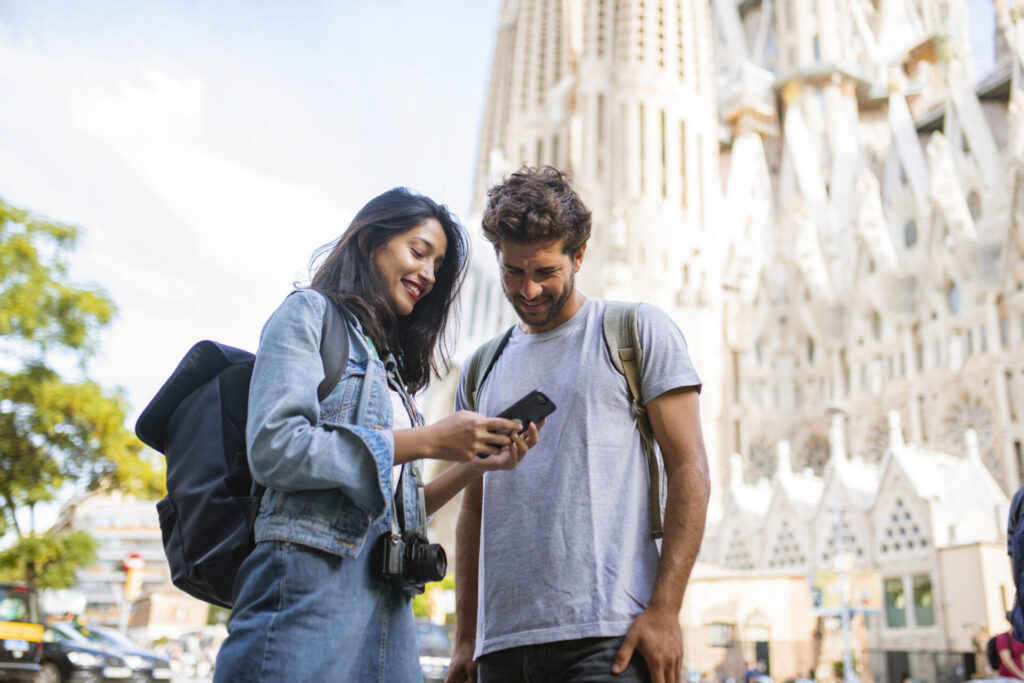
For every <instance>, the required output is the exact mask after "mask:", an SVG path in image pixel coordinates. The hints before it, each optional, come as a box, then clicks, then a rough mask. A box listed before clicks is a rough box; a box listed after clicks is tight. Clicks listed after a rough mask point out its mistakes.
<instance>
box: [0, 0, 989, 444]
mask: <svg viewBox="0 0 1024 683" xmlns="http://www.w3.org/2000/svg"><path fill="white" fill-rule="evenodd" d="M966 2H967V5H968V7H969V8H970V9H971V11H972V29H973V30H972V44H973V46H974V48H975V50H976V51H977V52H978V55H979V57H980V62H981V63H980V64H979V66H981V67H982V70H985V66H984V65H985V62H986V61H988V62H989V64H988V66H990V57H989V58H988V59H987V60H986V56H985V55H982V54H981V53H982V52H985V51H986V48H988V49H990V48H991V35H992V12H991V0H966ZM499 4H500V3H499V0H431V1H430V2H425V1H424V0H375V1H373V2H357V1H356V0H333V1H328V0H306V1H304V2H301V3H281V2H270V1H269V0H247V1H245V2H242V1H241V0H220V1H218V2H216V3H210V2H200V1H198V0H176V1H175V2H157V1H156V0H90V1H89V2H79V1H72V0H47V1H46V2H25V1H24V0H0V93H3V96H2V98H0V102H2V104H0V198H2V199H4V200H5V201H7V202H8V203H10V204H13V205H15V206H17V207H19V208H24V209H28V210H31V211H33V212H35V213H37V214H39V215H42V216H45V217H49V218H53V219H56V220H60V221H63V222H68V223H73V224H76V225H78V226H80V227H81V228H82V237H81V241H80V244H79V246H78V248H77V250H76V252H75V253H74V255H73V271H72V274H73V277H74V278H75V280H76V281H77V282H79V283H81V284H84V285H89V286H100V287H102V288H103V289H104V290H105V291H106V292H107V293H108V294H109V295H110V297H111V298H112V299H113V301H114V302H115V303H116V305H117V306H118V309H119V313H118V316H117V318H116V319H115V321H114V322H113V323H112V324H111V325H110V326H109V328H108V329H106V330H105V331H104V332H103V334H102V337H101V339H100V344H99V352H98V354H97V356H96V357H95V358H94V359H93V361H92V362H91V364H90V366H89V373H90V375H91V376H92V377H94V378H95V379H97V380H98V381H99V382H100V383H101V384H103V385H104V386H106V387H111V388H113V387H120V388H122V389H123V391H124V394H125V397H126V399H127V402H128V420H129V423H130V424H132V425H133V424H134V422H135V419H136V418H137V416H138V413H139V412H140V411H141V410H142V408H144V407H145V405H146V403H147V402H148V401H149V399H150V398H152V396H153V394H154V393H155V392H156V391H157V390H158V389H159V387H160V386H161V384H162V383H163V382H164V380H165V379H166V378H167V377H168V375H169V374H170V372H171V371H172V370H173V368H174V367H175V365H176V364H177V362H178V360H179V359H180V358H181V356H182V355H183V354H184V353H185V351H186V350H187V349H188V348H189V347H190V346H191V345H192V344H193V343H195V342H196V341H198V340H200V339H214V340H216V341H220V342H222V343H226V344H230V345H233V346H237V347H240V348H245V349H249V350H255V348H256V346H257V344H258V340H259V332H260V328H261V327H262V325H263V323H264V321H265V320H266V318H267V317H268V316H269V315H270V313H271V312H272V311H273V310H274V309H275V308H276V307H277V305H278V304H279V303H280V302H281V300H282V299H283V298H284V297H285V296H286V295H287V293H288V292H289V291H291V289H292V287H293V284H295V283H299V284H302V283H305V282H307V281H308V277H309V269H308V266H309V259H310V256H311V255H312V254H313V252H314V251H315V250H316V249H317V248H318V247H319V246H321V245H323V244H326V243H328V242H330V241H332V240H334V239H335V238H337V236H338V235H339V234H340V233H341V232H342V231H343V229H344V227H345V226H346V225H347V223H348V221H349V220H350V219H351V217H352V216H353V215H354V213H355V212H356V211H357V210H358V209H359V207H360V206H362V205H363V204H364V203H365V202H366V201H367V200H369V199H370V198H371V197H373V196H375V195H377V194H379V193H380V192H382V191H384V190H386V189H389V188H391V187H394V186H396V185H405V186H408V187H411V188H413V189H416V190H418V191H420V192H423V193H425V194H427V195H429V196H431V197H433V198H434V199H436V200H438V201H440V202H442V203H445V204H448V205H449V206H450V207H451V208H452V209H453V210H454V211H455V212H456V213H457V214H458V215H459V216H460V217H462V219H463V220H464V221H468V220H469V218H470V216H469V208H470V206H469V204H470V195H471V191H472V179H473V173H474V164H475V158H476V145H477V138H478V131H479V128H480V122H481V116H482V109H483V103H484V96H485V90H486V82H487V77H488V71H489V68H490V62H491V58H492V54H493V49H494V40H495V33H496V30H497V21H498V13H499ZM979 75H981V74H979ZM468 227H470V229H474V228H473V226H468Z"/></svg>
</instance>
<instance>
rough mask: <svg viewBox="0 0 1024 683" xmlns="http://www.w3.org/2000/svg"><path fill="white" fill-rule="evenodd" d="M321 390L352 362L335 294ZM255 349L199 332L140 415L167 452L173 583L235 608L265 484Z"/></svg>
mask: <svg viewBox="0 0 1024 683" xmlns="http://www.w3.org/2000/svg"><path fill="white" fill-rule="evenodd" d="M320 358H321V360H322V361H323V364H324V380H323V381H322V382H321V383H320V386H319V387H318V388H317V396H318V397H319V399H320V400H323V399H324V398H325V397H326V396H327V395H328V394H330V393H331V391H332V390H333V389H334V387H335V386H336V385H337V383H338V380H339V379H340V378H341V373H342V371H343V370H344V368H345V364H346V363H347V362H348V329H347V326H346V324H345V320H344V318H343V316H342V314H341V313H340V312H339V311H338V310H337V309H336V308H335V307H334V305H333V304H332V303H330V302H329V301H328V303H327V307H326V310H325V312H324V326H323V333H322V336H321V341H320ZM255 359H256V357H255V356H254V355H253V354H252V353H249V352H248V351H243V350H241V349H236V348H233V347H231V346H225V345H224V344H218V343H217V342H212V341H201V342H199V343H198V344H196V345H195V346H193V347H192V348H191V349H189V351H188V353H186V354H185V357H184V358H183V359H182V360H181V362H180V363H178V367H177V368H175V369H174V372H173V373H172V374H171V377H170V378H169V379H168V380H167V382H165V383H164V385H163V386H162V387H161V388H160V391H158V392H157V394H156V396H154V397H153V400H152V401H150V402H149V405H147V406H146V409H145V410H143V411H142V414H141V415H140V416H139V419H138V422H136V423H135V433H136V434H137V435H138V437H139V439H141V440H142V442H143V443H145V444H146V445H148V446H150V447H151V448H153V449H155V450H157V451H159V452H161V453H163V454H164V456H165V457H166V458H167V497H166V498H164V499H163V500H161V501H160V502H158V503H157V504H156V509H157V514H158V515H159V518H160V531H161V534H162V536H163V544H164V554H166V555H167V563H168V564H169V565H170V569H171V581H172V582H173V583H174V585H175V586H177V587H178V588H180V589H181V590H183V591H185V592H186V593H188V594H189V595H192V596H194V597H196V598H199V599H200V600H205V601H206V602H209V603H211V604H214V605H219V606H221V607H228V608H230V607H231V605H232V604H233V602H234V595H233V586H234V582H235V573H236V572H237V571H238V567H239V566H240V565H241V564H242V560H244V559H245V558H246V556H248V555H249V553H250V552H252V549H253V547H254V542H253V530H252V528H253V523H254V522H255V520H256V514H257V513H258V512H259V506H260V498H261V497H262V496H263V491H264V490H265V489H264V487H262V486H260V485H259V484H257V483H256V482H254V481H253V478H252V474H251V473H250V472H249V461H248V458H247V454H246V447H245V420H246V416H247V414H248V402H249V380H250V378H251V377H252V367H253V362H254V361H255Z"/></svg>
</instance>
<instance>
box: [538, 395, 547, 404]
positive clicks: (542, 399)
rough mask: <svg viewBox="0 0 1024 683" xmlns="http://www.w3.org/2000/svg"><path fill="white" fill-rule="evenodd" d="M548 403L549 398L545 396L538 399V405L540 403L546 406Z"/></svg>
mask: <svg viewBox="0 0 1024 683" xmlns="http://www.w3.org/2000/svg"><path fill="white" fill-rule="evenodd" d="M547 402H548V397H547V396H545V395H544V394H541V395H540V396H538V397H537V403H539V404H541V405H544V404H545V403H547Z"/></svg>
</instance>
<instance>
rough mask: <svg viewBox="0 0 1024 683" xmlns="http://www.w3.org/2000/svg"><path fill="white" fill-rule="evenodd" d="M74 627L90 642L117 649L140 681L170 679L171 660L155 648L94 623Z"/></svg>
mask: <svg viewBox="0 0 1024 683" xmlns="http://www.w3.org/2000/svg"><path fill="white" fill-rule="evenodd" d="M75 629H76V630H77V631H78V632H79V633H81V634H82V635H83V636H85V637H86V638H88V639H89V640H90V641H91V642H93V643H96V644H97V645H105V646H106V647H108V648H109V649H112V650H117V652H118V654H120V655H121V656H122V657H123V658H124V662H125V664H127V665H128V666H129V667H131V669H132V671H133V672H135V679H137V680H141V681H149V682H152V681H167V680H170V679H171V660H170V659H168V658H167V657H165V656H163V655H162V654H160V653H159V652H157V651H155V650H147V649H146V648H144V647H142V646H140V645H139V644H138V643H136V642H135V641H134V640H132V639H131V638H129V637H128V636H126V635H124V634H123V633H121V632H120V631H118V630H117V629H113V628H107V627H106V626H99V625H95V624H76V625H75Z"/></svg>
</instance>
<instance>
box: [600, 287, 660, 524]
mask: <svg viewBox="0 0 1024 683" xmlns="http://www.w3.org/2000/svg"><path fill="white" fill-rule="evenodd" d="M639 306H640V304H638V303H633V302H628V301H608V302H607V308H606V309H605V312H604V323H603V327H604V342H605V344H606V345H607V347H608V355H609V356H611V359H612V365H614V366H615V369H616V370H618V371H619V372H620V373H622V374H623V375H624V376H625V378H626V387H627V388H628V390H629V401H630V405H631V406H632V408H633V414H634V416H635V417H636V428H637V429H638V430H639V431H640V440H641V441H642V442H643V450H644V456H645V457H646V458H647V471H648V474H649V475H650V477H649V478H650V484H651V486H650V494H649V498H650V501H649V502H650V509H651V538H661V537H662V536H663V535H664V529H663V527H662V520H661V475H660V471H659V469H658V456H657V453H656V451H655V448H654V430H653V429H652V428H651V418H650V417H649V416H648V415H647V405H646V404H645V403H644V399H643V393H642V392H641V390H640V387H641V368H642V367H643V362H644V352H643V349H642V348H640V330H639V328H638V326H637V320H636V311H637V308H638V307H639Z"/></svg>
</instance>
